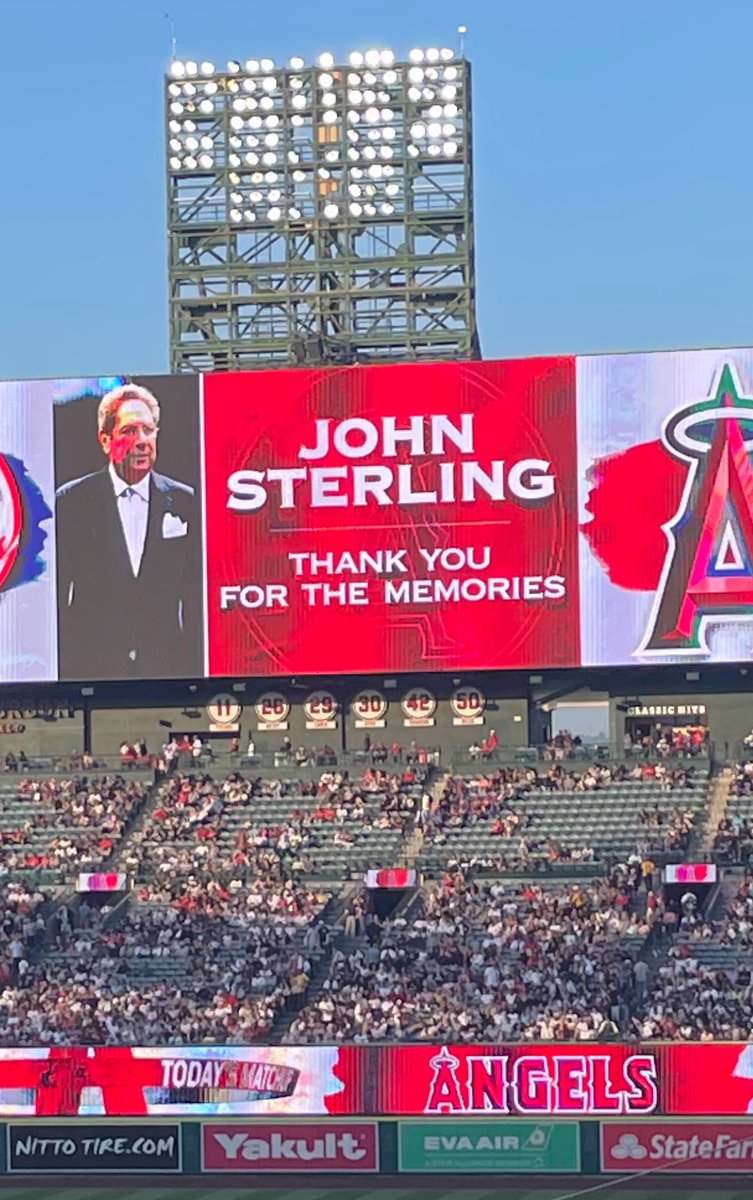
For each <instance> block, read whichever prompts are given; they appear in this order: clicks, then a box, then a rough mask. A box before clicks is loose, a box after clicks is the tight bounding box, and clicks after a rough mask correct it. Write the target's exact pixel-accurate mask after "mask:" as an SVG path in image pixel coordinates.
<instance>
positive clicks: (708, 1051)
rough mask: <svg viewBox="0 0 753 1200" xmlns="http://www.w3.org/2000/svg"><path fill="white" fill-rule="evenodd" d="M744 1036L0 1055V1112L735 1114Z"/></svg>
mask: <svg viewBox="0 0 753 1200" xmlns="http://www.w3.org/2000/svg"><path fill="white" fill-rule="evenodd" d="M751 1112H753V1048H751V1047H750V1046H746V1045H743V1044H732V1043H728V1044H719V1043H717V1044H709V1043H706V1044H695V1045H693V1044H673V1045H664V1046H655V1045H654V1046H650V1045H645V1046H644V1045H630V1046H627V1045H615V1044H610V1045H595V1044H588V1045H584V1044H571V1045H562V1046H553V1045H552V1044H546V1045H536V1044H533V1043H532V1044H525V1045H515V1046H504V1045H494V1046H491V1045H489V1046H428V1045H423V1046H416V1045H414V1046H389V1047H387V1046H308V1047H298V1046H275V1047H264V1046H181V1047H174V1046H171V1047H148V1048H142V1049H133V1048H130V1047H114V1046H104V1047H90V1048H62V1047H61V1048H55V1047H53V1048H50V1047H40V1048H34V1049H31V1048H20V1049H3V1050H0V1115H2V1116H22V1117H35V1116H38V1117H71V1116H79V1117H86V1116H90V1117H93V1116H115V1117H139V1116H207V1115H209V1116H222V1115H225V1116H233V1115H235V1116H261V1117H271V1116H281V1117H291V1116H292V1117H299V1116H300V1117H307V1116H320V1115H323V1114H331V1115H334V1116H426V1117H430V1116H436V1117H442V1116H444V1117H452V1118H455V1117H457V1118H461V1119H462V1118H463V1117H465V1116H468V1115H479V1114H487V1115H489V1114H490V1113H498V1114H506V1115H509V1116H525V1115H527V1114H531V1115H534V1116H543V1115H547V1114H548V1115H556V1116H570V1117H577V1116H611V1117H617V1116H630V1117H640V1116H650V1115H651V1114H654V1115H659V1114H662V1115H667V1116H689V1117H690V1116H723V1117H732V1116H744V1115H747V1114H749V1113H751Z"/></svg>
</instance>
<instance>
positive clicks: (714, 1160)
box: [601, 1121, 753, 1175]
mask: <svg viewBox="0 0 753 1200" xmlns="http://www.w3.org/2000/svg"><path fill="white" fill-rule="evenodd" d="M601 1164H602V1170H603V1171H606V1172H608V1173H613V1174H620V1175H630V1174H634V1173H635V1172H640V1171H657V1170H661V1171H671V1170H672V1168H673V1167H674V1168H675V1169H676V1170H677V1171H678V1173H680V1174H687V1173H688V1172H697V1171H711V1172H713V1173H714V1174H715V1175H717V1174H719V1173H720V1172H724V1173H725V1174H726V1173H731V1172H735V1171H740V1172H744V1173H745V1174H750V1172H751V1170H752V1169H753V1126H751V1125H750V1124H749V1123H746V1124H743V1122H742V1121H737V1122H725V1123H724V1124H721V1123H719V1122H711V1121H709V1122H706V1123H697V1124H692V1125H691V1124H688V1122H687V1121H630V1122H627V1121H626V1122H622V1123H615V1124H605V1125H602V1127H601Z"/></svg>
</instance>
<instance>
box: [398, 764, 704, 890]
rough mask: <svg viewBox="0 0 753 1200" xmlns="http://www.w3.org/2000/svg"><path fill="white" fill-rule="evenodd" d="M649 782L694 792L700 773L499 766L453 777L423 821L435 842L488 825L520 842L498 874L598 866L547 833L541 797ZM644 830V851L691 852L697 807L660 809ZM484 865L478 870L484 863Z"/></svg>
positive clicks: (585, 848)
mask: <svg viewBox="0 0 753 1200" xmlns="http://www.w3.org/2000/svg"><path fill="white" fill-rule="evenodd" d="M627 781H648V782H653V783H655V784H657V785H659V786H660V787H661V789H662V791H672V792H675V791H677V792H681V791H683V790H686V789H689V788H692V787H694V785H695V782H696V780H695V771H694V768H693V766H692V765H690V766H688V767H675V768H671V767H669V766H668V765H667V764H665V763H636V764H635V765H634V766H632V767H630V766H625V765H620V766H608V765H601V764H594V763H592V764H590V765H588V766H587V767H584V768H583V769H582V770H568V769H566V768H565V767H564V766H563V765H562V764H561V763H557V764H555V765H552V766H551V767H549V768H547V769H546V770H539V769H537V768H536V767H533V766H509V767H500V768H498V769H496V770H494V771H487V772H485V773H483V774H479V775H476V776H475V777H473V778H467V777H463V776H451V777H450V778H449V779H448V780H447V783H446V785H445V787H444V789H443V790H442V792H441V793H439V794H438V795H436V796H435V797H434V798H433V799H432V800H431V801H430V802H429V803H428V804H427V805H426V807H425V808H424V807H423V806H422V810H421V814H420V821H421V825H422V828H423V831H424V835H425V837H426V839H427V841H428V842H430V843H432V844H434V845H442V844H445V843H447V842H448V835H449V834H450V833H451V832H452V831H453V830H460V829H467V828H469V827H471V826H474V825H477V824H479V823H480V822H486V823H488V824H487V827H488V830H489V832H490V834H491V835H492V836H500V837H502V838H505V839H508V840H509V839H513V838H514V839H518V841H517V845H516V849H515V851H514V852H513V853H512V854H511V853H510V852H509V851H508V852H505V853H502V854H499V855H496V856H491V858H490V859H489V862H490V864H491V865H494V866H496V867H497V868H498V869H506V868H507V867H508V866H511V865H513V863H514V865H515V866H516V867H518V868H526V867H530V866H532V865H533V864H534V863H535V862H536V861H538V860H541V859H542V858H544V859H546V860H548V861H550V862H563V861H570V862H591V861H593V860H594V858H595V852H594V848H593V846H590V845H587V844H585V845H566V844H563V843H562V842H561V841H559V840H558V839H556V838H553V837H550V836H547V833H546V828H545V825H546V820H545V817H544V815H543V814H539V813H537V812H536V803H535V801H536V796H537V795H538V794H544V795H545V794H551V793H553V792H564V793H573V794H574V795H577V794H579V793H593V792H597V791H603V790H605V789H607V788H609V787H610V785H612V784H619V783H623V782H627ZM640 822H641V826H642V829H643V831H644V836H643V839H642V840H643V841H644V842H645V847H644V851H646V852H647V851H648V850H652V851H657V850H670V851H683V850H685V849H687V847H688V844H689V841H690V838H691V837H692V834H693V830H694V826H695V814H694V813H693V811H692V809H690V808H683V807H681V806H680V805H676V806H675V807H674V808H673V810H672V811H671V812H670V813H667V812H666V811H664V810H663V809H662V808H661V806H660V805H658V804H656V805H654V806H653V807H651V808H646V809H645V810H643V812H642V813H641V814H640ZM481 865H482V864H481V862H480V860H477V861H476V862H475V863H474V866H477V867H478V866H481Z"/></svg>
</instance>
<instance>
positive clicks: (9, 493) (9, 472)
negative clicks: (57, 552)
mask: <svg viewBox="0 0 753 1200" xmlns="http://www.w3.org/2000/svg"><path fill="white" fill-rule="evenodd" d="M23 512H24V506H23V501H22V497H21V489H20V487H19V484H18V480H17V479H16V475H15V472H14V471H13V468H12V466H11V463H10V462H9V461H8V458H7V457H6V456H5V455H4V454H0V591H2V590H3V589H4V588H5V586H6V584H7V583H8V580H9V579H10V577H11V575H12V573H13V569H14V567H15V566H16V563H17V561H18V554H19V550H20V547H21V535H22V533H23V531H24V520H23Z"/></svg>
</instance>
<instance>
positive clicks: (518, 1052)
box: [378, 1045, 660, 1116]
mask: <svg viewBox="0 0 753 1200" xmlns="http://www.w3.org/2000/svg"><path fill="white" fill-rule="evenodd" d="M659 1083H660V1081H659V1065H658V1063H657V1059H656V1054H655V1053H652V1052H650V1051H646V1050H643V1049H642V1048H639V1047H631V1046H599V1047H598V1048H597V1047H594V1046H588V1047H587V1046H584V1045H580V1046H577V1045H570V1046H553V1045H547V1046H529V1045H525V1046H514V1047H513V1046H504V1047H503V1046H452V1047H448V1046H443V1047H441V1048H440V1047H437V1046H394V1047H392V1046H390V1047H384V1048H383V1050H382V1061H381V1064H380V1070H379V1099H378V1105H379V1111H380V1112H384V1113H395V1114H406V1115H407V1114H411V1115H413V1114H416V1115H418V1114H437V1115H445V1116H446V1115H452V1114H457V1115H459V1116H460V1115H463V1114H466V1113H472V1114H479V1113H489V1112H498V1113H504V1114H511V1115H514V1114H516V1113H517V1114H524V1113H525V1114H528V1113H531V1114H557V1115H563V1116H564V1115H567V1116H574V1115H576V1114H582V1115H589V1116H597V1115H608V1114H610V1113H611V1114H613V1115H616V1114H617V1113H651V1112H654V1111H655V1110H656V1109H657V1108H658V1107H659V1104H660V1093H659Z"/></svg>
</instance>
